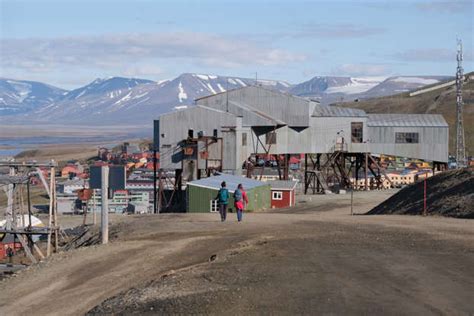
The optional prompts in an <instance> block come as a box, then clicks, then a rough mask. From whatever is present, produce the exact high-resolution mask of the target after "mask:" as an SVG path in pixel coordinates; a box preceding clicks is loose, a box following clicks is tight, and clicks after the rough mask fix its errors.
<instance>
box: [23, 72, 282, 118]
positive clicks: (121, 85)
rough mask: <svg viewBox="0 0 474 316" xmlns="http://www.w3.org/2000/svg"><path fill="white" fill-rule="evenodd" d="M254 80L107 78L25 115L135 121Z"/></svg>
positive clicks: (271, 83)
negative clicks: (157, 80) (158, 80)
mask: <svg viewBox="0 0 474 316" xmlns="http://www.w3.org/2000/svg"><path fill="white" fill-rule="evenodd" d="M251 84H255V80H252V79H246V78H237V77H225V76H213V75H204V74H190V73H186V74H182V75H180V76H179V77H177V78H175V79H173V80H163V81H160V82H153V81H150V80H140V79H127V78H110V79H97V80H94V81H93V82H92V83H90V84H88V85H86V86H84V87H82V88H79V89H76V90H73V91H70V92H68V93H66V94H65V96H64V97H63V98H62V99H60V100H57V101H56V102H52V103H50V104H48V105H47V106H43V107H41V108H39V109H37V110H36V111H33V112H31V113H29V114H28V115H27V116H28V117H30V118H35V119H40V120H41V119H42V120H49V119H57V120H61V119H67V118H72V119H73V120H74V121H76V122H81V121H85V122H88V123H91V122H112V123H114V122H120V121H126V122H138V121H143V120H150V118H152V117H156V116H158V115H159V114H161V113H165V112H169V111H172V110H174V109H181V108H185V107H187V106H190V105H192V104H194V100H195V99H197V98H199V97H202V96H207V95H210V94H216V93H222V92H225V91H226V90H228V89H236V88H240V87H245V86H247V85H251ZM258 84H259V85H262V86H267V87H271V88H273V89H279V90H282V91H284V90H286V89H288V88H289V87H290V85H289V84H288V83H286V82H284V81H273V80H259V81H258Z"/></svg>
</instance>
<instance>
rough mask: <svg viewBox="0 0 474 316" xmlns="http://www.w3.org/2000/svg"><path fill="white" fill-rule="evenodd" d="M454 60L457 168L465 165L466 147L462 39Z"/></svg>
mask: <svg viewBox="0 0 474 316" xmlns="http://www.w3.org/2000/svg"><path fill="white" fill-rule="evenodd" d="M456 60H457V62H458V67H457V70H456V163H457V167H458V168H463V167H465V166H466V147H465V145H464V124H463V115H462V114H463V102H462V84H463V80H464V74H463V69H462V60H463V56H462V41H461V40H460V39H458V48H457V55H456Z"/></svg>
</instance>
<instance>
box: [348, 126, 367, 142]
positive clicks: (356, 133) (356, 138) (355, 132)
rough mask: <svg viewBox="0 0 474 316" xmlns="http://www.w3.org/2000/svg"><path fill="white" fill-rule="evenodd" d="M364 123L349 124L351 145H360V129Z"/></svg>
mask: <svg viewBox="0 0 474 316" xmlns="http://www.w3.org/2000/svg"><path fill="white" fill-rule="evenodd" d="M363 126H364V123H362V122H352V123H351V136H352V142H353V143H362V134H363V132H362V129H363Z"/></svg>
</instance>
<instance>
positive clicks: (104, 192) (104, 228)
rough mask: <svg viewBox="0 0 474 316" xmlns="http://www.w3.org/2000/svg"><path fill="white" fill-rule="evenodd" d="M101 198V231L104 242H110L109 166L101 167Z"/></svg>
mask: <svg viewBox="0 0 474 316" xmlns="http://www.w3.org/2000/svg"><path fill="white" fill-rule="evenodd" d="M101 178H102V179H101V180H102V181H101V182H102V187H101V198H102V212H101V223H100V231H101V233H102V244H107V243H108V242H109V167H108V166H102V168H101Z"/></svg>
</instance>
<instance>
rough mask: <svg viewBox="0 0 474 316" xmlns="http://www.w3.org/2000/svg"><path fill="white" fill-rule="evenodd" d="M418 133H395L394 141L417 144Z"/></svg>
mask: <svg viewBox="0 0 474 316" xmlns="http://www.w3.org/2000/svg"><path fill="white" fill-rule="evenodd" d="M418 141H419V138H418V133H395V143H397V144H417V143H418Z"/></svg>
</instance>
